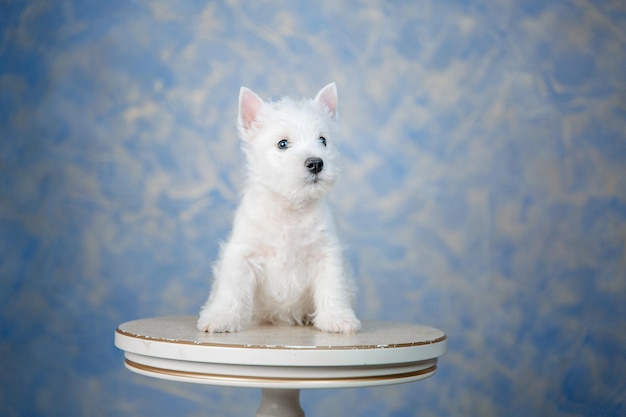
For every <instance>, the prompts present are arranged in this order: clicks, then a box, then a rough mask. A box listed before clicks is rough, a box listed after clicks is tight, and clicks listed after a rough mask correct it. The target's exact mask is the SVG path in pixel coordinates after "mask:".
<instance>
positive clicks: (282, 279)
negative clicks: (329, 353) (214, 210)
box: [198, 83, 360, 333]
mask: <svg viewBox="0 0 626 417" xmlns="http://www.w3.org/2000/svg"><path fill="white" fill-rule="evenodd" d="M336 120H337V88H336V86H335V83H331V84H328V85H327V86H326V87H324V88H323V89H321V90H320V91H319V93H318V94H317V96H316V97H315V99H313V100H310V99H303V100H299V101H296V100H292V99H289V98H283V99H282V100H280V101H278V102H276V103H271V102H270V103H266V102H264V101H263V100H262V99H261V98H259V97H258V96H257V95H256V94H254V93H253V92H252V91H251V90H249V89H247V88H245V87H242V88H241V90H240V92H239V118H238V128H239V135H240V137H241V139H242V142H243V150H244V152H245V154H246V159H247V168H248V177H247V181H246V185H245V188H244V190H243V192H242V195H241V201H240V203H239V207H238V209H237V212H236V213H235V220H234V224H233V230H232V234H231V236H230V238H229V239H228V240H227V241H226V242H225V243H224V244H223V245H222V247H221V253H220V257H219V259H218V261H217V262H216V264H215V266H214V268H213V273H214V277H215V280H214V282H213V287H212V290H211V295H210V296H209V299H208V300H207V302H206V304H205V305H204V306H203V307H202V311H201V312H200V318H199V320H198V329H200V330H203V331H207V332H236V331H239V330H241V329H242V328H243V327H244V326H245V325H246V324H247V323H250V322H267V323H289V324H300V325H302V324H309V323H312V324H313V325H315V326H316V327H317V328H319V329H320V330H323V331H327V332H340V333H353V332H357V331H358V330H359V328H360V322H359V320H358V319H357V318H356V316H355V315H354V312H353V310H352V307H351V301H352V295H353V292H354V291H353V286H352V281H351V280H350V279H349V278H348V276H347V274H346V269H345V265H344V261H343V257H342V248H341V245H340V243H339V239H338V238H337V233H336V231H335V226H334V221H333V218H332V214H331V211H330V209H329V207H328V205H327V203H326V201H325V199H324V197H325V195H326V194H327V193H328V191H330V190H331V189H332V187H333V185H334V184H335V181H336V179H337V175H338V173H339V168H338V165H337V164H338V158H339V154H338V151H337V144H336V140H337V126H336Z"/></svg>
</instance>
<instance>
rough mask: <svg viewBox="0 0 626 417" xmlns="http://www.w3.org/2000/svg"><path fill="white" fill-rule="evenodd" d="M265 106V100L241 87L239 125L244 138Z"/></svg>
mask: <svg viewBox="0 0 626 417" xmlns="http://www.w3.org/2000/svg"><path fill="white" fill-rule="evenodd" d="M263 104H264V103H263V100H262V99H261V98H260V97H259V96H257V95H256V94H254V92H252V90H250V89H249V88H246V87H241V89H240V90H239V118H238V120H237V123H238V125H239V129H240V130H241V133H242V134H244V135H243V136H244V137H246V136H247V133H248V131H249V130H250V128H251V127H252V123H254V121H255V120H257V117H258V116H259V113H260V111H261V108H262V107H263Z"/></svg>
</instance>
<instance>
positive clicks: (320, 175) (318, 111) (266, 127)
mask: <svg viewBox="0 0 626 417" xmlns="http://www.w3.org/2000/svg"><path fill="white" fill-rule="evenodd" d="M336 122H337V88H336V86H335V83H331V84H328V85H327V86H326V87H324V88H322V89H321V90H320V91H319V92H318V94H317V96H316V97H315V98H314V99H302V100H293V99H290V98H283V99H281V100H280V101H278V102H276V103H271V102H270V103H266V102H264V101H263V100H262V99H261V98H259V96H257V95H256V94H254V93H253V92H252V91H251V90H249V89H247V88H245V87H242V88H241V91H240V93H239V118H238V128H239V135H240V137H241V139H242V141H243V144H244V146H243V149H244V151H245V153H246V157H247V163H248V182H249V183H252V182H253V183H257V184H261V185H263V186H265V187H266V188H267V189H268V190H270V191H272V192H273V193H276V194H278V195H280V196H282V197H284V198H286V199H287V200H289V201H290V202H291V203H293V204H303V203H306V202H309V201H312V200H316V199H319V198H321V197H322V196H323V195H324V194H326V193H327V192H328V191H329V190H330V189H331V188H332V187H333V185H334V184H335V181H336V179H337V176H338V174H339V167H338V158H339V153H338V151H337V144H336V139H337V123H336Z"/></svg>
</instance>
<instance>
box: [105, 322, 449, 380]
mask: <svg viewBox="0 0 626 417" xmlns="http://www.w3.org/2000/svg"><path fill="white" fill-rule="evenodd" d="M115 345H116V346H117V347H118V348H120V349H122V350H123V351H124V352H125V358H126V359H125V363H126V366H127V367H128V368H129V369H131V370H132V371H134V372H138V373H142V374H144V375H148V376H152V377H157V378H165V379H172V380H177V381H185V382H194V383H206V384H217V385H231V386H247V387H289V388H294V387H299V388H328V387H348V386H350V387H354V386H373V385H382V384H392V383H401V382H411V381H417V380H420V379H424V378H427V377H428V376H430V375H432V374H434V372H435V370H436V364H437V358H438V357H440V356H442V355H443V354H445V352H446V349H447V338H446V335H445V334H444V333H443V332H442V331H441V330H438V329H435V328H432V327H428V326H421V325H416V324H408V323H397V322H386V321H363V322H362V328H361V331H360V332H358V333H356V334H336V333H325V332H322V331H320V330H318V329H316V328H315V327H313V326H288V325H283V326H276V325H251V326H249V327H248V328H245V329H244V330H242V331H240V332H237V333H213V334H211V333H205V332H202V331H199V330H197V329H196V317H193V316H183V317H155V318H147V319H141V320H134V321H129V322H126V323H123V324H121V325H120V326H119V327H118V328H117V330H116V332H115Z"/></svg>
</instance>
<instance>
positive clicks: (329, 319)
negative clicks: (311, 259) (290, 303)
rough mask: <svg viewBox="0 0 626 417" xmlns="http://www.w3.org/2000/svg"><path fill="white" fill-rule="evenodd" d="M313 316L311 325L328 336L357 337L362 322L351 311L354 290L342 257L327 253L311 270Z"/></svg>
mask: <svg viewBox="0 0 626 417" xmlns="http://www.w3.org/2000/svg"><path fill="white" fill-rule="evenodd" d="M313 270H314V272H315V274H316V275H314V276H313V289H314V299H315V313H314V317H313V324H314V325H315V327H317V328H318V329H320V330H322V331H325V332H331V333H356V332H358V331H359V329H360V328H361V322H360V321H359V320H358V319H357V318H356V316H355V314H354V311H353V310H352V306H351V302H352V296H353V293H354V290H353V286H352V283H351V281H350V280H349V278H348V276H347V275H346V271H345V269H344V266H343V260H342V258H341V255H338V254H335V253H329V254H327V255H326V256H325V257H323V258H322V259H320V260H319V262H317V263H316V266H315V267H314V268H313Z"/></svg>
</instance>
